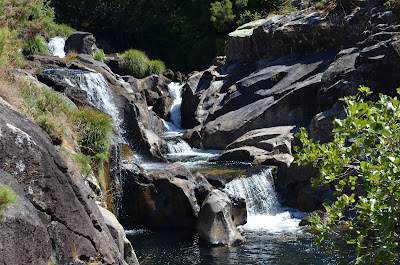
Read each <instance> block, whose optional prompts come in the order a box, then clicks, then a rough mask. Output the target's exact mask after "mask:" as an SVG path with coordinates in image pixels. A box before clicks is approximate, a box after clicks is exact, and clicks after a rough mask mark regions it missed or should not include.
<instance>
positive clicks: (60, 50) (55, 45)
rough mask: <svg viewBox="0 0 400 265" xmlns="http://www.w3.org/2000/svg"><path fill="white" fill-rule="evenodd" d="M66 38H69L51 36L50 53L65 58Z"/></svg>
mask: <svg viewBox="0 0 400 265" xmlns="http://www.w3.org/2000/svg"><path fill="white" fill-rule="evenodd" d="M66 40H67V38H65V37H54V38H51V39H50V40H49V44H48V48H49V52H50V55H53V56H58V57H60V58H64V57H65V51H64V46H65V41H66Z"/></svg>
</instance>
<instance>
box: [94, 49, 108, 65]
mask: <svg viewBox="0 0 400 265" xmlns="http://www.w3.org/2000/svg"><path fill="white" fill-rule="evenodd" d="M93 58H94V59H95V60H97V61H100V62H104V61H105V59H106V55H105V54H104V51H103V50H102V49H100V50H98V51H96V52H95V53H94V54H93Z"/></svg>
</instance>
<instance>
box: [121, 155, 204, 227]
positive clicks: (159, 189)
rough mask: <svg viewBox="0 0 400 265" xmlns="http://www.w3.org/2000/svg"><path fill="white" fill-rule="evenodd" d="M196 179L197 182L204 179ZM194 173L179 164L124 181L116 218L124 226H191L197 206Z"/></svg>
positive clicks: (194, 221)
mask: <svg viewBox="0 0 400 265" xmlns="http://www.w3.org/2000/svg"><path fill="white" fill-rule="evenodd" d="M205 181H206V180H205V179H201V180H200V179H199V180H198V182H205ZM197 185H198V184H196V182H195V179H194V177H193V175H192V174H191V173H190V171H188V170H187V169H186V168H185V166H183V164H181V163H174V164H170V165H168V166H167V167H166V168H165V169H163V170H158V171H154V172H150V173H149V174H148V175H146V174H141V175H138V176H129V177H128V178H127V179H126V180H125V185H124V190H123V198H122V209H121V214H120V216H119V217H118V218H119V220H120V221H121V223H122V224H123V225H124V227H125V228H128V229H129V228H133V227H146V228H150V229H161V228H194V227H195V225H196V218H197V215H198V212H199V210H200V207H199V205H198V203H197V199H196V186H197Z"/></svg>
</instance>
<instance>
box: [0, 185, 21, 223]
mask: <svg viewBox="0 0 400 265" xmlns="http://www.w3.org/2000/svg"><path fill="white" fill-rule="evenodd" d="M17 199H18V196H17V194H15V193H14V191H13V190H12V188H11V185H8V186H0V221H3V210H4V209H5V208H6V207H7V206H9V205H11V204H13V203H14V202H15V201H16V200H17Z"/></svg>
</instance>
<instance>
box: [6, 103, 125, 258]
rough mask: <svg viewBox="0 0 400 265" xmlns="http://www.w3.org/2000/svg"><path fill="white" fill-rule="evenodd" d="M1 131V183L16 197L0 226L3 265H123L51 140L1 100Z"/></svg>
mask: <svg viewBox="0 0 400 265" xmlns="http://www.w3.org/2000/svg"><path fill="white" fill-rule="evenodd" d="M0 131H1V134H0V138H1V141H0V164H1V165H3V166H2V169H3V170H4V171H6V172H7V173H8V174H6V173H5V172H3V171H1V173H0V174H1V177H0V179H1V183H2V184H8V183H11V185H12V187H13V189H14V190H15V191H16V193H17V195H18V196H19V199H18V200H17V204H15V205H13V206H11V207H10V208H9V209H8V210H6V212H5V222H4V223H0V226H1V229H0V233H1V234H2V236H1V237H0V246H2V247H1V248H0V249H1V250H0V251H1V252H2V253H1V255H0V260H2V261H4V262H1V263H3V264H29V263H32V262H33V263H35V264H47V263H48V261H50V262H52V263H53V264H68V263H70V262H71V261H73V260H75V259H80V260H83V261H85V262H89V261H94V262H96V261H97V262H101V263H102V264H126V262H125V261H124V258H123V256H122V255H121V253H120V252H119V249H118V247H117V245H116V244H115V242H114V240H113V238H112V236H111V234H110V232H109V229H108V228H107V226H106V224H105V223H104V219H103V217H102V215H101V213H100V211H99V209H98V207H97V205H96V203H95V201H94V199H93V196H92V195H91V192H90V191H89V190H88V189H87V188H86V186H85V184H84V182H83V180H80V179H74V178H73V177H72V176H71V174H70V173H69V169H68V167H67V165H66V164H65V162H64V161H63V160H62V158H61V156H60V154H59V152H58V150H57V149H56V148H55V147H54V146H53V145H52V142H51V139H50V137H49V136H48V135H47V134H46V133H45V132H44V131H43V130H41V129H40V128H39V127H38V126H37V125H36V124H34V123H33V122H31V121H29V120H28V119H26V117H24V116H23V115H21V114H20V113H19V112H17V111H16V110H15V109H13V108H12V107H11V106H10V105H8V104H7V103H5V102H4V101H2V99H0ZM13 179H14V180H13ZM28 246H29V248H28ZM38 246H40V249H41V250H40V249H39V247H38ZM16 254H18V256H16Z"/></svg>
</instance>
